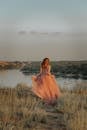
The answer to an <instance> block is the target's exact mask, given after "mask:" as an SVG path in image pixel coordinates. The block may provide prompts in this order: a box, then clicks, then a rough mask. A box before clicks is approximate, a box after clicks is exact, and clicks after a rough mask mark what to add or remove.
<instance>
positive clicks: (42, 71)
mask: <svg viewBox="0 0 87 130" xmlns="http://www.w3.org/2000/svg"><path fill="white" fill-rule="evenodd" d="M41 73H43V74H49V73H50V66H48V67H47V68H43V69H42V68H41Z"/></svg>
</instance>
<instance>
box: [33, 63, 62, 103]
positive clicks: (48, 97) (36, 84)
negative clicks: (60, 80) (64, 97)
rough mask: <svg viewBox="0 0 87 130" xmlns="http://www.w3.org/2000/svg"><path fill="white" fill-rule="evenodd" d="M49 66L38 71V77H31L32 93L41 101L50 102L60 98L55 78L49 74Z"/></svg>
mask: <svg viewBox="0 0 87 130" xmlns="http://www.w3.org/2000/svg"><path fill="white" fill-rule="evenodd" d="M50 69H51V66H50V65H49V66H48V67H47V68H45V69H42V68H41V70H40V73H39V74H38V75H36V76H35V75H33V76H32V91H33V92H34V93H35V95H37V96H38V97H40V98H41V99H43V100H45V101H47V102H52V101H55V100H56V99H57V98H58V97H59V96H60V90H59V86H58V85H57V83H56V80H55V76H54V75H52V74H51V73H50Z"/></svg>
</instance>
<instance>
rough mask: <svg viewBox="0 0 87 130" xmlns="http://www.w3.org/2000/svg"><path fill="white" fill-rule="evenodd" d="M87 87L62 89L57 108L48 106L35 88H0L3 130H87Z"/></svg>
mask: <svg viewBox="0 0 87 130" xmlns="http://www.w3.org/2000/svg"><path fill="white" fill-rule="evenodd" d="M86 121H87V87H86V84H79V85H78V86H77V87H76V88H74V89H73V90H71V91H70V90H62V97H60V98H59V99H58V101H57V104H56V105H55V106H46V105H45V104H44V102H43V101H42V100H41V99H39V98H38V97H36V96H35V95H34V94H33V93H32V92H31V88H29V87H27V86H26V85H25V84H18V85H17V86H16V87H15V88H0V130H86V129H87V122H86Z"/></svg>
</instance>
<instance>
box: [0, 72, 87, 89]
mask: <svg viewBox="0 0 87 130" xmlns="http://www.w3.org/2000/svg"><path fill="white" fill-rule="evenodd" d="M31 76H32V75H27V76H26V75H24V74H23V73H22V72H20V71H19V70H4V71H0V87H2V86H3V87H15V86H16V85H17V84H18V83H25V84H27V85H28V86H31V85H32V81H31ZM56 81H57V83H58V84H59V85H60V87H68V88H72V87H75V86H76V84H77V83H82V82H87V81H84V80H81V79H78V80H76V79H64V78H56Z"/></svg>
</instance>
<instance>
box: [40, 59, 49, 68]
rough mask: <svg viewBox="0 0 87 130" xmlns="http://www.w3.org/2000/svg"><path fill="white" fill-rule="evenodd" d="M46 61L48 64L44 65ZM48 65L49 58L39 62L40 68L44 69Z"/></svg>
mask: <svg viewBox="0 0 87 130" xmlns="http://www.w3.org/2000/svg"><path fill="white" fill-rule="evenodd" d="M46 61H48V64H45V63H46ZM48 65H50V59H49V58H47V57H46V58H44V59H43V61H42V62H41V67H42V68H46V67H47V66H48Z"/></svg>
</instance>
